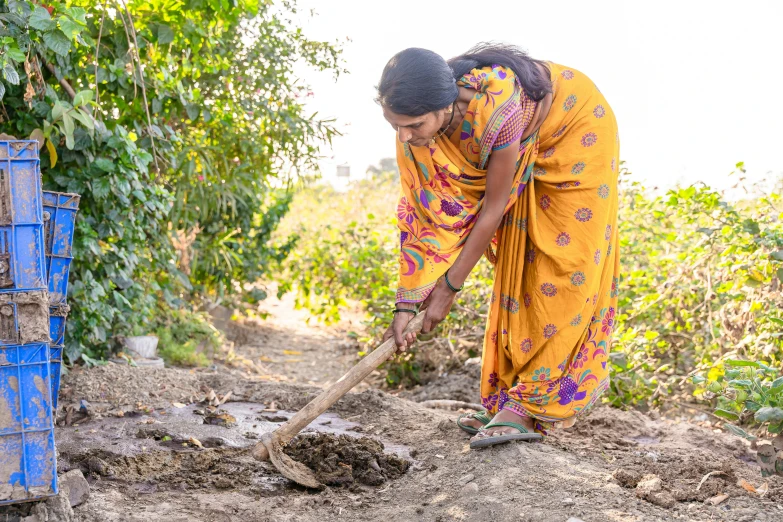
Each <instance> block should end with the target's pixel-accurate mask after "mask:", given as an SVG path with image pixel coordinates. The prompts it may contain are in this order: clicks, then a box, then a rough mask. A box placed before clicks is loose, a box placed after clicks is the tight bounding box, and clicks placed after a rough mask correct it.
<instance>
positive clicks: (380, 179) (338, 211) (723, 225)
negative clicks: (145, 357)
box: [280, 164, 783, 429]
mask: <svg viewBox="0 0 783 522" xmlns="http://www.w3.org/2000/svg"><path fill="white" fill-rule="evenodd" d="M742 169H743V167H742V165H741V164H740V165H738V173H737V175H738V176H741V175H742V173H743V170H742ZM373 174H374V177H373V179H372V180H369V181H364V182H359V183H355V184H354V185H353V186H352V187H351V188H350V189H349V190H348V191H347V192H346V193H342V194H341V193H337V192H335V191H333V190H332V189H329V188H325V187H318V188H314V189H308V190H304V191H300V192H299V193H297V194H296V196H295V198H294V201H293V203H292V209H294V210H293V211H292V213H291V214H290V215H289V216H288V217H287V218H286V219H284V220H283V223H282V225H281V231H283V232H286V233H294V232H296V233H298V234H299V239H298V242H297V244H296V246H295V248H294V250H293V252H292V257H291V258H290V260H289V262H288V264H287V265H286V271H284V272H283V273H282V275H281V276H280V277H281V279H282V281H283V283H284V284H283V285H281V288H282V290H283V291H285V290H289V289H294V290H295V291H296V292H297V302H298V303H299V305H300V306H303V307H306V308H308V309H309V310H310V311H311V312H313V313H314V314H315V315H316V316H318V317H321V318H322V319H325V320H328V321H335V320H337V319H338V318H339V313H340V308H341V307H342V306H344V305H345V304H346V303H349V302H351V301H357V302H358V303H359V304H360V305H361V306H363V307H364V309H365V310H367V311H368V319H367V325H368V327H369V328H368V335H367V337H366V338H365V339H364V340H365V341H366V342H368V343H369V342H374V341H375V340H377V338H378V336H379V335H380V333H381V332H382V331H383V330H384V329H385V328H386V326H388V324H389V322H390V321H391V315H392V314H391V309H392V305H393V303H394V288H395V284H396V278H397V257H396V256H397V250H398V248H399V246H398V243H397V231H396V226H395V222H394V220H393V216H394V215H395V212H394V211H395V208H396V199H397V194H398V188H397V184H398V183H399V181H398V178H397V177H396V176H395V173H393V172H387V173H386V174H385V175H380V174H379V173H378V172H374V173H373ZM621 189H622V209H621V214H620V219H621V223H620V229H621V236H620V237H621V249H622V258H621V265H622V278H621V281H622V284H621V294H620V312H621V313H620V314H619V319H620V325H619V328H618V330H617V333H616V335H615V342H614V345H613V349H612V353H611V369H612V374H613V378H612V388H611V392H610V393H609V395H608V400H609V401H610V402H611V403H612V404H614V405H616V406H630V405H636V406H642V407H647V406H648V405H650V404H655V403H664V404H666V403H671V404H678V403H681V402H683V401H688V400H692V398H691V397H692V394H691V392H692V391H693V386H692V384H691V382H690V377H692V376H694V375H696V374H700V373H706V372H708V371H710V368H713V367H715V366H719V365H723V364H729V363H728V362H727V361H731V360H737V359H740V358H741V359H745V360H748V361H753V362H754V364H756V363H758V364H759V365H766V366H765V367H768V368H780V363H781V358H782V357H783V344H781V343H783V340H782V339H781V338H782V337H783V334H781V333H780V325H781V324H783V317H781V312H780V310H781V308H782V307H783V298H782V297H781V292H780V288H781V286H780V285H781V279H783V225H781V221H780V210H778V207H779V206H780V204H781V198H780V196H779V195H777V194H771V195H765V196H759V197H755V198H753V199H748V200H745V201H737V202H734V203H730V202H728V201H726V200H725V198H724V197H723V196H722V195H721V194H719V193H717V192H715V191H713V190H711V189H709V188H708V187H706V186H702V185H697V186H692V187H687V188H682V189H676V190H672V191H669V192H668V193H667V194H665V195H660V196H653V195H650V193H648V192H647V191H646V190H645V189H644V187H643V186H642V185H640V184H639V183H638V182H635V181H633V178H632V176H631V175H630V174H629V173H628V172H627V171H624V174H623V176H622V182H621ZM378 216H383V217H386V216H390V218H389V219H380V218H378ZM491 282H492V269H491V266H489V264H488V263H486V261H484V260H482V261H481V262H480V263H479V265H478V266H477V267H476V269H474V271H473V273H472V274H471V276H470V278H469V280H468V282H467V284H466V287H465V290H464V291H463V292H461V293H460V294H459V297H458V300H457V304H456V306H455V307H454V308H453V309H452V311H451V313H450V315H449V317H448V318H447V320H446V321H445V322H444V324H443V325H442V326H441V328H439V330H438V332H437V334H436V335H432V336H429V337H420V342H419V343H418V347H415V348H414V350H413V351H412V352H411V353H410V354H408V355H406V356H404V357H401V358H400V359H399V360H398V361H397V363H396V364H394V365H389V366H388V367H387V370H388V371H387V380H388V381H389V383H390V384H393V385H398V384H410V383H414V382H416V381H417V380H418V379H420V378H421V375H422V371H423V370H425V369H427V368H425V366H426V365H427V364H429V366H430V368H429V369H433V366H434V365H433V364H430V363H426V362H424V361H426V360H427V358H428V357H431V355H430V352H432V351H433V349H439V350H440V353H441V355H442V357H443V358H445V359H447V362H446V366H447V367H448V365H449V364H452V363H456V362H461V361H462V360H464V359H465V358H467V357H475V356H478V355H480V350H481V341H482V335H483V328H484V322H485V320H486V312H487V309H488V298H489V295H490V292H491ZM759 368H762V366H759ZM776 371H777V372H778V373H775V372H776ZM763 373H764V379H768V380H770V384H771V382H772V381H773V380H774V379H775V377H776V375H779V370H763ZM762 382H766V381H762ZM727 383H728V381H727ZM735 384H736V383H735ZM726 385H727V386H728V384H726ZM732 386H733V385H732ZM713 387H714V386H713ZM699 389H700V388H699ZM699 389H696V392H697V396H698V397H700V398H708V397H707V396H706V395H704V394H703V393H700V392H699ZM772 389H773V390H774V387H772ZM712 393H713V395H712V396H709V397H710V398H712V397H714V396H716V395H717V394H716V392H712ZM731 393H733V392H731ZM762 395H763V394H762ZM763 396H764V395H763ZM767 396H769V397H773V396H775V395H774V393H772V392H770V393H767ZM774 400H777V399H774ZM765 401H767V399H764V401H762V402H761V403H759V404H760V407H765V406H772V407H776V404H775V403H774V401H773V399H772V398H770V399H769V400H768V401H767V402H765ZM729 410H730V411H734V412H735V413H737V415H739V416H740V417H741V418H742V419H743V420H746V419H751V418H753V415H751V416H750V417H748V414H747V413H741V412H742V411H744V410H739V409H738V407H734V408H733V409H731V408H729ZM729 410H727V411H729ZM753 411H756V410H753ZM765 411H766V410H765ZM762 416H763V413H762ZM775 426H776V425H775ZM775 426H773V429H775Z"/></svg>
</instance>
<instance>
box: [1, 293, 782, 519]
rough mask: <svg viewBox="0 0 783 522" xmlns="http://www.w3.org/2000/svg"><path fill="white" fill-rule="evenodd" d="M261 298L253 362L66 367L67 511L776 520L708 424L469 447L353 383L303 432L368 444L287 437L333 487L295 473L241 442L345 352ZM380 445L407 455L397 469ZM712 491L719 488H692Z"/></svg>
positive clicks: (626, 421)
mask: <svg viewBox="0 0 783 522" xmlns="http://www.w3.org/2000/svg"><path fill="white" fill-rule="evenodd" d="M269 310H270V312H271V313H272V315H271V317H269V318H268V319H267V320H266V321H265V322H264V323H263V324H261V325H259V327H258V328H256V329H244V330H243V331H244V332H245V333H247V334H249V335H250V337H251V338H250V339H245V342H244V343H243V344H244V345H243V346H242V347H240V348H237V350H236V351H237V354H239V355H241V356H244V357H247V358H248V359H251V360H253V361H254V362H258V363H259V364H261V365H263V367H264V368H265V369H266V370H268V373H262V374H258V373H245V372H242V371H239V370H237V369H232V368H226V367H222V366H218V367H217V368H210V369H204V370H183V369H165V370H149V369H147V370H141V369H132V368H127V367H122V366H115V365H112V366H106V367H99V368H93V369H90V370H83V371H76V372H73V373H72V374H71V375H69V376H68V377H67V378H66V379H65V383H64V388H65V389H67V399H66V400H65V401H62V400H61V402H67V403H71V404H75V405H77V406H78V405H79V404H80V401H82V400H86V401H88V404H87V405H86V408H87V410H88V411H89V413H90V415H89V416H85V415H84V414H82V413H79V412H78V411H77V412H75V413H73V414H72V416H71V418H70V421H71V425H70V426H62V427H60V428H59V429H58V431H57V442H58V450H59V453H60V463H59V465H60V471H61V472H64V471H67V470H68V469H81V470H82V471H83V472H85V474H86V475H87V477H88V480H89V481H90V482H91V484H92V493H91V496H90V499H89V500H88V501H87V502H86V503H85V504H83V505H81V506H79V507H77V508H76V509H75V510H74V517H73V520H75V521H81V522H104V521H123V522H125V521H144V522H157V521H166V522H180V521H181V522H185V521H210V522H212V521H235V520H236V521H243V522H250V521H253V522H255V521H307V522H309V521H313V522H315V521H319V522H321V521H325V520H326V521H330V520H346V521H374V520H385V521H400V522H402V521H411V520H426V521H447V520H471V521H475V520H497V521H505V520H510V521H544V520H546V521H562V522H565V521H567V520H572V519H574V518H575V519H581V520H583V521H585V522H593V521H634V522H636V521H658V520H696V521H702V520H704V521H707V520H731V521H748V522H752V521H756V520H758V521H762V522H764V521H770V522H771V521H777V520H783V480H782V479H780V478H773V479H771V480H769V481H768V487H769V491H768V493H767V494H766V496H765V497H764V498H758V495H755V494H751V493H749V492H747V491H746V490H745V489H743V488H741V487H739V486H737V485H736V484H737V482H738V481H739V480H740V479H744V480H746V481H748V482H749V483H751V484H753V485H755V486H759V485H761V483H762V480H761V479H760V475H759V471H758V468H757V467H756V465H755V464H754V460H753V455H752V452H751V451H750V450H749V449H748V447H747V446H746V445H745V444H744V443H743V442H742V441H740V440H739V439H737V438H736V437H733V436H731V435H727V434H725V433H715V432H714V431H713V429H712V428H711V427H709V426H699V425H696V424H692V423H688V422H683V421H675V420H667V419H657V420H653V419H650V418H648V417H645V416H643V415H641V414H638V413H634V412H623V411H619V410H613V409H609V408H599V409H597V410H595V411H594V412H593V413H592V414H590V415H589V416H588V417H587V418H586V419H585V420H584V421H582V422H581V423H579V424H577V426H576V427H575V428H573V429H571V430H568V431H561V432H557V433H555V434H554V435H553V436H552V437H550V438H549V439H547V441H545V442H544V443H541V444H514V445H506V446H501V447H496V448H490V449H488V450H484V451H481V452H476V451H470V450H469V449H468V448H467V440H468V439H467V436H466V435H465V434H463V433H462V432H460V431H459V430H458V429H457V427H456V425H455V424H454V420H455V418H456V416H457V414H456V413H455V412H447V411H440V410H431V409H425V408H422V407H421V406H420V405H418V404H417V403H416V402H413V401H411V400H406V399H403V398H400V397H395V396H392V395H389V394H387V393H384V392H382V391H380V390H377V389H373V388H369V387H366V386H365V389H364V390H363V391H359V392H356V393H352V394H350V395H349V396H346V397H345V398H344V399H343V400H341V401H340V402H339V403H337V405H335V407H334V408H333V409H332V410H331V411H330V412H329V413H328V414H326V415H325V416H323V417H322V418H319V419H318V420H317V421H316V422H315V423H314V424H313V425H311V426H310V428H308V430H309V431H311V432H320V433H331V434H333V435H335V436H339V435H344V436H350V437H368V438H369V439H371V440H370V441H367V440H365V441H363V442H361V443H356V444H353V443H352V444H348V443H347V442H348V441H346V440H345V439H339V438H337V439H335V438H334V437H331V438H329V437H323V436H322V437H321V438H322V439H326V440H320V439H307V441H306V443H307V444H308V445H309V446H307V448H305V447H304V446H301V445H300V446H298V448H299V449H298V451H299V453H298V455H299V457H300V458H304V459H307V457H308V455H311V454H313V455H318V456H319V458H315V459H313V458H311V459H309V460H310V461H311V463H312V462H315V463H318V465H319V475H320V476H321V477H323V478H325V479H326V478H328V479H329V480H331V481H333V483H335V484H341V485H339V486H329V487H326V488H325V489H324V490H323V491H317V492H312V491H307V490H305V489H303V488H300V487H298V486H294V485H292V484H290V483H288V482H287V481H286V480H285V479H283V478H282V477H280V475H279V474H277V473H276V471H275V469H274V467H273V466H271V465H270V464H268V463H258V462H255V461H254V460H253V459H252V458H251V457H250V456H249V455H248V451H247V450H248V448H250V447H252V445H253V444H254V443H255V442H256V440H257V437H258V436H259V434H260V433H262V432H264V431H268V430H272V429H274V428H275V426H277V425H278V424H279V422H281V421H282V420H284V419H285V418H288V417H290V415H292V414H293V412H295V411H296V410H297V409H299V408H301V407H302V406H304V405H305V404H306V403H307V402H308V401H309V400H310V399H311V398H312V397H313V396H314V394H316V393H318V391H319V386H323V385H324V384H326V383H328V382H331V381H333V380H334V379H335V378H337V377H339V375H341V374H342V372H343V371H344V370H345V369H346V368H347V367H348V366H349V365H350V364H351V363H352V361H353V360H354V356H355V352H356V350H355V347H354V346H353V345H352V344H351V343H350V342H346V341H345V339H344V337H342V336H341V332H344V331H345V330H344V329H343V330H340V329H331V330H327V329H323V328H318V327H313V326H308V325H306V323H304V321H303V318H302V317H301V316H299V317H297V315H296V314H294V313H292V311H291V308H290V303H288V304H286V303H285V302H283V303H277V304H276V305H275V304H274V303H273V304H272V305H270V309H269ZM235 338H238V337H236V336H235ZM286 350H288V352H286ZM290 352H301V353H298V354H297V353H295V354H291V353H290ZM297 361H299V362H297ZM459 379H461V380H459ZM455 381H456V382H461V383H464V384H462V385H461V386H460V387H455V386H453V382H455ZM470 386H471V379H470V378H469V377H467V376H461V377H459V378H454V379H441V380H440V381H438V382H436V383H434V384H432V385H430V386H425V387H423V388H421V389H419V390H416V391H414V392H410V393H408V394H406V396H408V397H411V398H414V399H421V398H429V399H434V398H442V399H462V398H464V397H465V395H466V394H467V396H468V397H472V393H473V390H471V389H464V388H466V387H467V388H470ZM210 390H213V391H214V392H216V394H217V396H218V398H219V397H221V396H223V395H225V394H227V393H228V392H231V396H230V398H229V400H228V401H227V402H226V403H225V404H224V405H223V406H222V407H221V409H222V410H223V412H224V414H223V415H222V417H221V416H219V417H220V418H218V419H217V421H215V422H217V424H211V423H205V419H206V418H207V417H208V416H207V415H205V413H207V412H205V410H206V407H205V405H204V404H200V403H199V401H200V400H201V399H203V398H204V396H205V395H207V394H208V393H209V392H210ZM81 404H82V405H84V403H81ZM273 410H276V411H273ZM213 421H214V419H213ZM218 421H222V424H221V422H218ZM226 422H227V423H228V424H226ZM312 435H314V434H312V433H311V434H310V436H312ZM319 440H320V442H319ZM196 441H197V442H196ZM335 441H336V442H335ZM373 441H379V442H381V443H382V444H383V445H384V447H385V454H384V453H382V452H381V450H380V446H378V445H377V443H376V442H373ZM322 442H326V443H328V444H332V446H324V445H323V444H322ZM199 446H200V447H199ZM303 448H304V449H303ZM295 451H296V450H295ZM396 457H401V458H403V459H405V460H407V461H408V462H409V465H408V469H407V471H405V472H404V473H403V474H402V475H399V472H400V471H403V468H400V464H399V462H400V461H399V459H397V458H396ZM346 464H349V465H350V466H351V467H350V468H348V467H347V466H346ZM618 470H619V471H618ZM716 472H717V473H716ZM709 473H712V474H711V475H710V476H709V477H708V478H707V479H705V480H704V483H703V484H702V486H701V488H697V486H698V485H699V483H700V481H701V480H702V479H703V477H705V475H707V474H709ZM397 475H399V476H397ZM613 475H614V478H613ZM652 475H654V476H652ZM391 477H396V478H391ZM354 479H355V480H354ZM639 482H641V485H639V486H638V487H636V486H637V484H638V483H639ZM719 494H727V495H728V498H727V499H726V500H724V501H723V502H721V503H719V504H718V505H711V504H709V503H705V501H707V500H708V499H711V498H714V497H715V496H716V495H719ZM641 497H643V498H641ZM2 515H3V512H2V511H0V520H5V519H3V518H2ZM572 522H573V520H572Z"/></svg>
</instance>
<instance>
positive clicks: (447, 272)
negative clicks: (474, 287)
mask: <svg viewBox="0 0 783 522" xmlns="http://www.w3.org/2000/svg"><path fill="white" fill-rule="evenodd" d="M443 279H445V280H446V284H447V285H448V287H449V288H450V289H451V291H452V292H459V291H460V290H462V287H464V286H465V284H464V283H463V284H462V286H460V287H459V288H454V286H453V285H452V284H451V282H450V281H449V271H448V270H446V272H445V273H444V274H443Z"/></svg>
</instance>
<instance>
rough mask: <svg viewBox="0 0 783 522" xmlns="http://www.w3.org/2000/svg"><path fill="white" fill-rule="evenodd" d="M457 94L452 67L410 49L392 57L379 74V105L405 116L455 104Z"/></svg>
mask: <svg viewBox="0 0 783 522" xmlns="http://www.w3.org/2000/svg"><path fill="white" fill-rule="evenodd" d="M457 95H459V90H458V88H457V84H456V83H455V81H454V75H453V74H452V72H451V67H449V64H447V63H446V60H444V59H443V58H442V57H441V56H440V55H439V54H437V53H434V52H432V51H428V50H427V49H419V48H416V47H411V48H410V49H405V50H404V51H400V52H399V53H397V54H395V55H394V56H393V57H392V59H391V60H389V63H387V64H386V67H384V68H383V74H381V82H380V83H379V84H378V98H376V100H377V101H378V103H380V104H381V105H383V106H384V107H386V108H388V109H389V110H391V111H393V112H395V113H397V114H402V115H405V116H421V115H422V114H427V113H428V112H433V111H437V110H439V109H443V108H445V107H448V106H449V105H451V104H452V103H454V102H455V101H456V99H457Z"/></svg>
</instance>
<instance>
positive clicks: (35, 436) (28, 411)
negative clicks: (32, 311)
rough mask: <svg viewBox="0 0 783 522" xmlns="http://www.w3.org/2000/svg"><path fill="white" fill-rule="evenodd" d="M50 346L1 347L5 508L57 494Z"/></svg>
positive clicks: (0, 456)
mask: <svg viewBox="0 0 783 522" xmlns="http://www.w3.org/2000/svg"><path fill="white" fill-rule="evenodd" d="M50 371H51V370H50V366H49V346H48V344H46V343H35V344H26V345H20V346H2V347H0V504H12V503H15V502H25V501H29V500H36V499H40V498H44V497H49V496H53V495H56V494H57V454H56V450H55V446H54V420H53V412H52V401H51V373H50Z"/></svg>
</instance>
